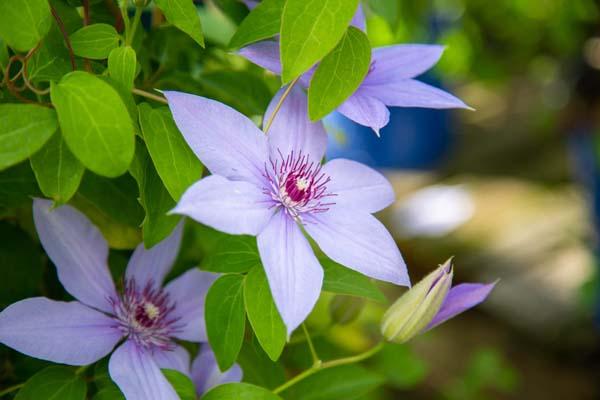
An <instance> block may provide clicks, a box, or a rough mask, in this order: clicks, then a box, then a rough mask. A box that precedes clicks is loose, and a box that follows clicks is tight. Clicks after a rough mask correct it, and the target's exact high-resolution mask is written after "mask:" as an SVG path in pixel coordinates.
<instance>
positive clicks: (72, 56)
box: [50, 5, 77, 71]
mask: <svg viewBox="0 0 600 400" xmlns="http://www.w3.org/2000/svg"><path fill="white" fill-rule="evenodd" d="M50 11H51V12H52V16H53V17H54V19H55V20H56V24H57V25H58V29H60V33H62V35H63V39H64V40H65V45H66V46H67V49H69V58H70V59H71V69H72V70H73V71H75V70H76V69H77V65H76V64H75V53H73V47H72V46H71V41H70V40H69V34H68V33H67V29H66V28H65V24H64V23H63V21H62V19H60V16H59V15H58V13H57V12H56V9H55V8H54V7H52V5H50Z"/></svg>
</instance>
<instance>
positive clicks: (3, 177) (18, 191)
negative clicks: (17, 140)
mask: <svg viewBox="0 0 600 400" xmlns="http://www.w3.org/2000/svg"><path fill="white" fill-rule="evenodd" d="M40 195H41V193H40V190H39V188H38V185H37V182H36V181H35V176H34V175H33V171H32V170H31V165H30V164H29V162H27V161H25V162H22V163H20V164H17V165H15V166H14V167H11V168H9V169H6V170H4V171H0V206H2V207H16V206H20V205H23V204H31V197H35V196H40Z"/></svg>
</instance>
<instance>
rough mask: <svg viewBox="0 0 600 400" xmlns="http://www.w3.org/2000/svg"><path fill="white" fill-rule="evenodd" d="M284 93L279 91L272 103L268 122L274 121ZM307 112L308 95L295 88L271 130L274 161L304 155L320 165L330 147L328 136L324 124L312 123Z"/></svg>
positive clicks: (266, 118) (267, 113) (268, 109)
mask: <svg viewBox="0 0 600 400" xmlns="http://www.w3.org/2000/svg"><path fill="white" fill-rule="evenodd" d="M284 91H285V89H284V88H282V89H281V90H279V92H277V94H276V95H275V97H274V98H273V100H271V103H270V104H269V107H268V108H267V112H266V113H265V121H267V120H268V119H269V118H270V116H271V114H272V113H273V110H274V109H275V106H276V105H277V103H278V102H279V99H280V98H281V95H282V94H283V92H284ZM307 110H308V104H307V100H306V95H305V94H304V93H303V92H302V89H300V88H299V87H295V88H293V89H292V90H291V91H290V93H289V95H288V97H287V98H286V99H285V101H284V102H283V105H282V106H281V108H280V109H279V112H278V113H277V115H276V116H275V119H273V124H272V125H271V129H270V130H269V135H268V136H269V139H268V141H269V147H270V150H271V157H272V158H275V159H277V158H279V157H280V154H286V155H287V154H290V152H292V151H294V152H295V153H296V154H298V153H299V152H302V154H305V155H307V156H309V157H310V158H311V160H312V161H315V162H317V163H318V162H320V161H321V159H322V158H323V156H324V155H325V148H326V147H327V133H326V132H325V128H323V124H321V123H319V122H311V121H310V120H309V119H308V114H307V112H308V111H307Z"/></svg>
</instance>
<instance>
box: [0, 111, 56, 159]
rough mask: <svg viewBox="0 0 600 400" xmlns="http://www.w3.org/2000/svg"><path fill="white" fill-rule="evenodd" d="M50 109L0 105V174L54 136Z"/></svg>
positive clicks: (53, 123)
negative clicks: (0, 171)
mask: <svg viewBox="0 0 600 400" xmlns="http://www.w3.org/2000/svg"><path fill="white" fill-rule="evenodd" d="M57 127H58V121H57V120H56V112H55V111H54V110H52V109H51V108H47V107H42V106H38V105H34V104H0V170H3V169H5V168H8V167H10V166H12V165H15V164H17V163H19V162H21V161H23V160H25V159H27V157H29V156H31V155H32V154H34V153H35V152H36V151H38V150H39V149H40V148H41V147H42V146H43V145H44V144H45V143H46V142H47V141H48V140H49V139H50V137H51V136H52V134H53V133H54V132H56V128H57Z"/></svg>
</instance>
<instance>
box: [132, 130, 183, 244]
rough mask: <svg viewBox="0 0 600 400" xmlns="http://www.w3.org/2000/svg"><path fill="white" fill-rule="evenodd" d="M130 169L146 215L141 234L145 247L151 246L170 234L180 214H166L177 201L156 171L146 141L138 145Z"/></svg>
mask: <svg viewBox="0 0 600 400" xmlns="http://www.w3.org/2000/svg"><path fill="white" fill-rule="evenodd" d="M140 142H141V141H140ZM130 172H131V175H133V177H134V178H135V180H136V181H137V183H138V189H139V191H140V197H139V201H140V204H141V205H142V207H143V208H144V210H145V211H146V217H145V218H144V222H143V223H142V234H143V237H144V245H145V246H146V248H150V247H152V246H154V245H155V244H158V243H159V242H160V241H162V240H163V239H164V238H166V237H167V236H169V234H170V233H171V232H172V231H173V229H174V228H175V226H177V223H178V222H179V221H180V219H181V217H179V216H178V215H167V213H168V212H169V211H170V210H172V209H173V208H174V207H175V201H174V200H173V199H172V198H171V196H170V195H169V192H167V189H165V187H164V185H163V183H162V181H161V180H160V178H159V176H158V174H157V173H156V170H155V169H154V165H152V160H150V156H149V155H148V152H147V151H146V148H145V147H144V144H143V143H138V146H136V149H135V158H134V159H133V162H132V163H131V167H130Z"/></svg>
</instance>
